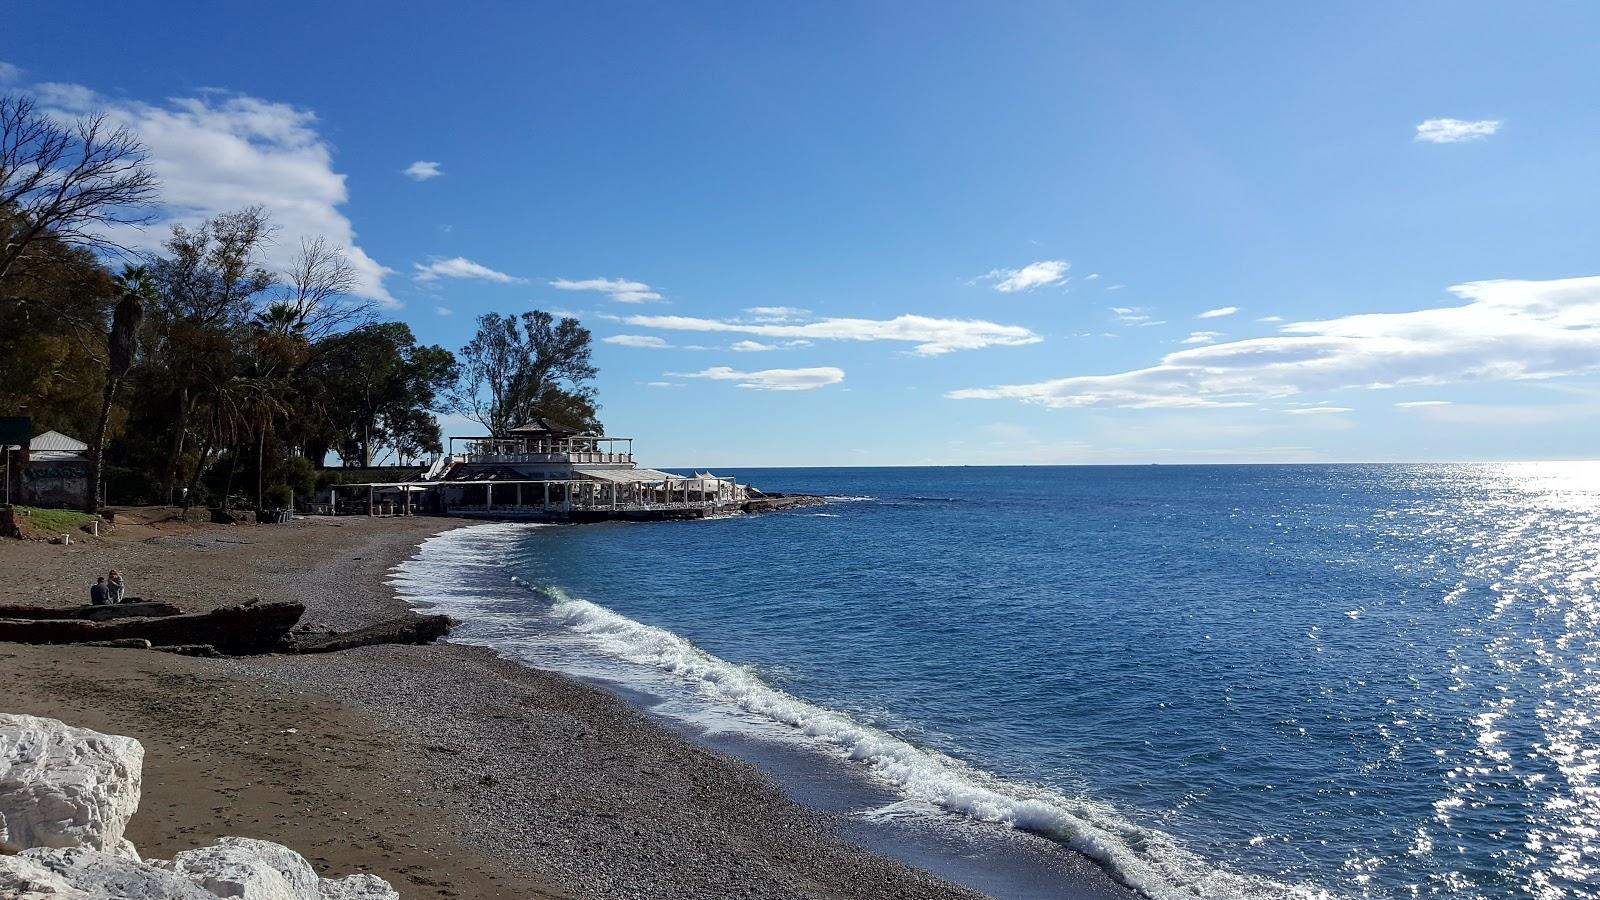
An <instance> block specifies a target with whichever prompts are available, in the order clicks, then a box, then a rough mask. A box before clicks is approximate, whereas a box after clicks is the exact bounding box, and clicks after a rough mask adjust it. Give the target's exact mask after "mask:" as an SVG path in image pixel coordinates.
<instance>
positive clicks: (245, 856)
mask: <svg viewBox="0 0 1600 900" xmlns="http://www.w3.org/2000/svg"><path fill="white" fill-rule="evenodd" d="M154 865H158V866H161V867H162V868H166V869H168V870H170V871H171V872H173V873H174V874H176V875H181V876H183V877H185V878H188V879H189V880H190V881H193V882H194V883H196V884H198V885H200V886H201V887H203V888H205V889H206V890H207V891H210V892H211V894H212V895H213V896H217V897H243V898H245V900H399V898H400V895H399V894H398V893H396V892H395V889H394V888H393V887H391V886H390V885H389V882H387V881H384V880H383V879H382V878H379V877H377V876H376V875H351V876H350V877H348V878H342V879H339V880H337V881H333V880H326V879H321V878H318V877H317V871H316V869H313V868H312V867H311V864H310V863H308V862H306V860H305V857H302V856H301V855H300V854H298V853H296V852H294V851H293V850H290V849H289V848H288V847H285V846H283V845H281V844H274V843H272V842H271V841H261V840H256V839H254V838H237V837H227V838H222V839H221V840H219V841H217V842H216V843H215V844H212V845H211V846H209V847H202V848H200V849H199V850H185V851H183V852H182V853H179V854H178V855H177V856H174V857H173V858H172V861H171V862H170V863H155V864H154Z"/></svg>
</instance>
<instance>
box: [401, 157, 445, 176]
mask: <svg viewBox="0 0 1600 900" xmlns="http://www.w3.org/2000/svg"><path fill="white" fill-rule="evenodd" d="M400 174H402V175H405V176H406V177H407V178H410V179H412V180H414V181H427V180H428V179H429V178H438V177H439V176H440V175H443V174H444V173H443V172H441V171H439V164H438V163H436V162H433V161H431V160H425V159H419V160H417V161H416V162H414V163H412V164H411V165H409V166H406V167H405V168H404V169H401V170H400Z"/></svg>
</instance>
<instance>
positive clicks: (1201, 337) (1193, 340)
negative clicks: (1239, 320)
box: [1178, 331, 1222, 344]
mask: <svg viewBox="0 0 1600 900" xmlns="http://www.w3.org/2000/svg"><path fill="white" fill-rule="evenodd" d="M1219 337H1222V332H1220V331H1191V332H1189V336H1188V337H1186V338H1184V339H1183V340H1181V341H1179V342H1178V343H1180V344H1214V343H1216V341H1217V338H1219Z"/></svg>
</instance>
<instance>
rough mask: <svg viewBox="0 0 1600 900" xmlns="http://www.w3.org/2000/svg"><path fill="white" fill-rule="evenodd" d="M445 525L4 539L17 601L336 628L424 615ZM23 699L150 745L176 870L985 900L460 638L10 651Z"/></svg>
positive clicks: (154, 801)
mask: <svg viewBox="0 0 1600 900" xmlns="http://www.w3.org/2000/svg"><path fill="white" fill-rule="evenodd" d="M455 524H457V523H453V522H450V521H448V520H440V519H410V520H404V519H390V520H382V519H380V520H371V519H340V520H325V519H322V520H319V519H311V520H300V521H296V522H295V523H292V524H290V525H282V526H212V525H193V524H189V523H166V524H156V525H132V524H125V525H121V526H119V527H118V528H116V529H115V530H114V531H111V532H109V533H107V534H106V535H105V536H103V537H101V538H99V539H93V538H86V539H83V540H80V541H76V542H75V543H74V544H73V545H71V546H66V547H63V546H57V545H47V544H40V543H30V542H15V541H5V542H0V603H11V602H50V603H53V604H60V605H68V604H72V603H77V602H81V600H80V599H79V598H80V597H81V596H82V595H83V594H85V593H86V590H87V588H86V585H87V584H88V583H89V582H90V581H92V579H93V576H94V575H95V574H98V573H101V572H104V571H105V570H106V569H109V568H111V567H116V568H118V569H121V570H122V571H123V572H124V573H125V574H126V575H127V577H128V580H129V594H130V595H131V596H139V597H145V598H148V599H159V600H170V601H172V602H175V603H178V604H179V605H180V606H183V607H184V608H186V609H205V608H210V607H213V606H218V605H226V604H231V603H236V602H239V601H241V600H244V599H248V598H250V597H257V596H259V597H262V598H264V599H269V600H280V599H281V600H299V601H301V602H303V603H305V604H306V606H307V614H306V616H305V619H304V621H306V622H311V623H321V624H328V625H333V626H336V627H340V628H346V627H356V626H360V625H363V624H370V623H371V622H373V621H377V620H379V619H382V618H386V617H389V616H393V615H396V614H398V613H399V612H401V611H403V610H404V605H403V604H402V603H401V602H400V601H399V600H398V599H397V598H395V597H394V595H393V592H392V591H391V590H390V589H389V588H388V587H387V586H386V585H384V584H383V580H384V577H385V574H386V573H387V571H388V569H389V568H390V567H391V566H393V565H394V564H395V563H397V562H399V561H400V560H402V559H404V558H406V557H407V556H409V555H410V553H411V552H412V550H413V549H414V548H415V546H416V545H417V543H418V542H420V541H421V540H423V539H424V538H425V537H426V536H428V535H430V534H433V533H436V532H438V531H440V530H443V529H444V528H448V527H452V526H454V525H455ZM0 678H3V679H4V680H5V683H7V684H8V685H13V686H14V690H11V691H9V692H8V694H9V696H8V697H7V699H6V701H5V702H4V703H3V707H4V708H6V709H8V710H11V711H16V712H27V713H33V714H36V715H48V716H54V717H57V718H61V719H65V720H66V721H68V722H71V723H73V724H79V725H85V726H88V727H91V728H95V729H97V730H102V731H107V732H113V733H117V734H127V735H131V736H133V737H136V738H138V739H139V740H140V741H142V742H143V743H144V744H145V748H146V754H147V756H146V768H145V786H144V799H143V802H142V803H141V806H140V811H139V813H138V815H136V816H135V817H134V820H133V823H132V826H131V828H130V831H129V837H130V839H132V840H133V842H134V843H135V844H136V845H137V846H138V847H139V848H140V850H141V852H143V853H144V854H145V855H147V856H153V857H161V856H167V855H170V854H171V853H173V852H175V851H177V850H181V849H185V848H187V847H191V846H195V845H199V844H203V843H206V842H208V841H209V840H210V839H211V838H214V837H217V836H221V835H227V834H234V835H244V836H249V837H260V838H265V839H268V840H273V841H278V842H280V843H283V844H286V845H288V846H290V847H293V848H294V849H296V850H297V851H299V852H301V853H302V854H304V855H305V856H306V857H307V858H308V859H311V860H312V861H313V862H314V863H315V864H316V865H317V866H318V868H319V869H320V870H321V871H322V874H324V875H335V876H337V875H343V874H348V873H351V872H357V871H370V872H373V873H375V874H378V875H380V876H383V877H385V878H388V879H389V880H390V881H392V882H393V883H394V884H395V885H396V886H397V887H398V888H399V889H400V890H401V893H402V894H403V895H404V896H407V897H426V896H444V897H888V898H899V897H904V898H913V897H914V898H935V897H973V896H977V895H976V894H974V893H972V892H970V891H967V890H965V889H962V888H958V887H955V886H953V885H951V884H949V883H947V882H943V881H940V880H938V879H937V878H934V877H933V876H931V875H928V874H926V873H924V872H921V871H919V870H917V869H913V868H911V867H910V866H907V865H905V864H903V863H901V862H898V861H895V860H891V859H887V858H884V857H881V856H876V855H873V854H871V853H868V852H866V851H864V850H861V849H859V848H858V847H856V846H854V845H853V844H852V843H850V842H849V841H848V840H847V839H846V837H845V833H846V831H847V829H848V823H847V822H846V821H845V820H844V819H843V818H841V817H840V816H838V815H837V814H833V813H828V812H818V811H814V810H811V809H807V808H805V807H802V806H800V805H799V804H797V803H795V802H794V801H792V800H790V799H788V798H787V797H785V795H784V794H783V793H782V792H781V791H780V790H779V788H778V787H777V785H776V784H775V783H774V782H773V781H772V780H771V779H769V778H768V777H766V776H764V775H762V774H761V773H760V772H758V771H757V770H756V769H755V768H754V767H753V766H751V765H749V764H747V763H744V762H740V761H738V760H735V759H731V758H729V757H727V756H724V755H721V754H717V753H713V752H710V751H709V750H707V749H706V748H704V747H702V746H700V745H698V744H696V743H695V742H694V741H692V740H690V739H688V738H687V737H685V736H683V735H680V734H677V733H675V732H673V731H672V730H670V729H667V728H664V727H662V726H661V725H660V724H658V723H656V722H654V721H653V720H651V719H650V718H649V717H647V716H646V715H645V714H643V713H641V712H639V711H638V710H636V709H634V708H632V707H630V706H629V705H627V704H626V703H625V702H624V701H623V700H621V699H619V698H617V697H615V696H613V695H611V694H609V693H606V692H605V691H602V690H600V689H598V688H596V687H593V686H590V685H586V684H581V683H578V682H576V681H573V680H571V679H567V678H565V677H562V676H559V675H555V674H552V673H548V672H543V671H538V670H534V669H529V668H527V667H524V666H521V665H517V664H514V663H511V662H508V661H505V660H501V659H499V658H498V657H496V656H494V655H493V654H492V653H489V652H487V651H484V650H481V649H476V648H470V647H465V646H459V645H449V644H446V645H435V646H429V647H368V648H361V649H358V650H353V651H347V652H345V653H340V654H329V655H322V656H301V657H295V656H269V657H254V658H247V659H224V660H209V659H192V658H188V657H178V656H171V655H168V654H162V653H155V652H151V651H137V650H110V649H95V648H71V647H65V648H63V647H24V646H18V645H11V644H0Z"/></svg>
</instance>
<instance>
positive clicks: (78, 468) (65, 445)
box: [12, 431, 89, 508]
mask: <svg viewBox="0 0 1600 900" xmlns="http://www.w3.org/2000/svg"><path fill="white" fill-rule="evenodd" d="M12 464H13V465H18V467H19V469H18V474H19V476H20V481H21V484H20V494H21V498H20V499H21V500H22V502H23V503H26V504H30V505H33V506H54V507H72V508H77V507H81V506H83V505H84V504H85V502H87V501H88V499H89V445H88V444H85V443H84V442H83V441H80V440H78V439H77V438H73V437H68V436H67V435H64V434H62V433H61V432H59V431H46V432H45V433H44V434H41V435H38V436H37V437H35V438H33V439H32V440H30V441H29V442H28V450H27V452H26V453H24V454H21V455H20V458H13V460H12Z"/></svg>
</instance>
